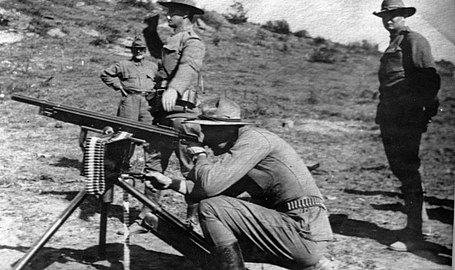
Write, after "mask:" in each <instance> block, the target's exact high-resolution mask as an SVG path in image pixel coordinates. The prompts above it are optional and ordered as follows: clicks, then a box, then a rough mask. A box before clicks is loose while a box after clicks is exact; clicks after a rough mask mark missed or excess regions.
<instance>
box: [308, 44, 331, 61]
mask: <svg viewBox="0 0 455 270" xmlns="http://www.w3.org/2000/svg"><path fill="white" fill-rule="evenodd" d="M336 52H337V50H335V49H331V48H328V47H325V46H323V47H318V48H315V49H314V50H313V53H312V54H311V55H310V59H309V61H310V62H320V63H328V64H332V63H335V61H336Z"/></svg>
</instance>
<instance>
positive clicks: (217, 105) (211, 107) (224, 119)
mask: <svg viewBox="0 0 455 270" xmlns="http://www.w3.org/2000/svg"><path fill="white" fill-rule="evenodd" d="M200 107H201V114H200V115H199V116H198V118H197V119H194V120H188V121H185V122H184V123H193V124H199V125H206V126H235V125H238V126H244V125H252V124H254V123H250V122H246V121H243V120H242V118H241V115H240V114H241V113H240V111H241V110H240V106H239V105H238V104H237V103H235V102H234V101H232V100H230V99H228V98H224V97H221V98H217V99H213V100H209V101H205V102H203V103H202V104H201V106H200Z"/></svg>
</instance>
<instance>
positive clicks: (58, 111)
mask: <svg viewBox="0 0 455 270" xmlns="http://www.w3.org/2000/svg"><path fill="white" fill-rule="evenodd" d="M11 99H12V100H15V101H19V102H23V103H27V104H31V105H35V106H39V108H40V110H39V114H41V115H44V116H47V117H51V118H54V119H57V120H60V121H63V122H68V123H72V124H76V125H79V126H81V128H82V135H83V136H81V138H82V139H81V140H82V141H83V140H84V139H85V138H86V135H87V133H86V132H87V131H97V132H101V130H103V129H104V128H106V127H111V128H112V129H113V131H114V132H120V131H125V132H128V133H131V134H133V136H134V138H136V139H141V140H156V139H160V140H166V141H168V142H176V141H178V140H185V141H197V138H196V137H195V136H191V135H187V134H181V133H179V132H177V131H176V130H174V129H172V128H169V127H165V126H156V125H148V124H144V123H141V122H138V121H133V120H129V119H126V118H121V117H117V116H112V115H108V114H103V113H97V112H92V111H89V110H84V109H78V108H74V107H70V106H66V105H62V104H57V103H53V102H48V101H45V100H40V99H37V98H32V97H27V96H23V95H12V96H11Z"/></svg>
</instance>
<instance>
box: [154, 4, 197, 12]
mask: <svg viewBox="0 0 455 270" xmlns="http://www.w3.org/2000/svg"><path fill="white" fill-rule="evenodd" d="M157 3H158V4H160V5H162V6H164V7H167V8H170V7H179V6H180V7H185V8H187V9H189V10H191V13H192V14H195V15H202V14H204V11H203V10H202V9H200V8H197V7H193V6H190V5H187V4H183V3H174V2H157Z"/></svg>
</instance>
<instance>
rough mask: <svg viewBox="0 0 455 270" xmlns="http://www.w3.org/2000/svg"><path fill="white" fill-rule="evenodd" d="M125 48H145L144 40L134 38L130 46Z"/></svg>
mask: <svg viewBox="0 0 455 270" xmlns="http://www.w3.org/2000/svg"><path fill="white" fill-rule="evenodd" d="M126 47H127V48H130V49H131V48H147V45H146V44H145V42H144V40H143V39H142V38H141V37H135V38H134V40H133V42H132V43H131V46H126Z"/></svg>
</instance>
